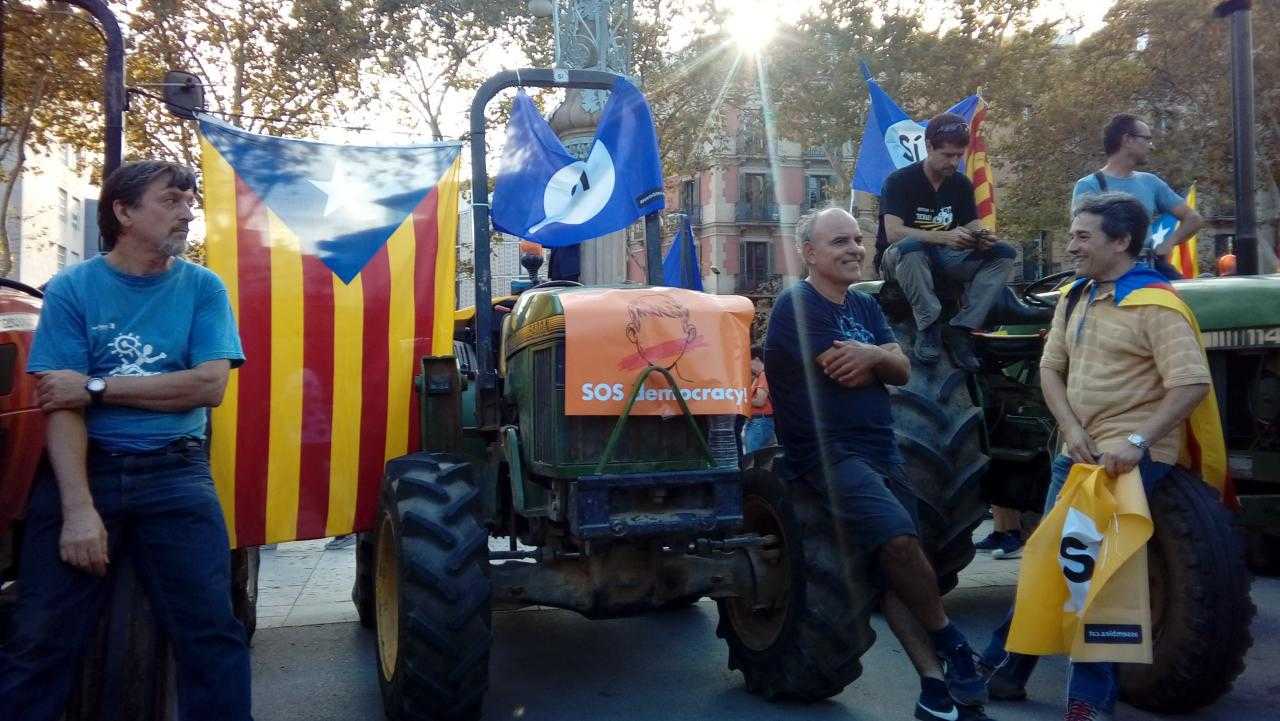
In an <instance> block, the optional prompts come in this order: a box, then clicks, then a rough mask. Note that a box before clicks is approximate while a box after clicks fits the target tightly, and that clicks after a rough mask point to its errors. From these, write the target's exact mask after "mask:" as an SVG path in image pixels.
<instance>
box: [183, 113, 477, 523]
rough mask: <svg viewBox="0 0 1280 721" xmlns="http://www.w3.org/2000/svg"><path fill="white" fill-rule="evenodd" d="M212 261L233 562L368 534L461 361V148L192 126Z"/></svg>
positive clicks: (220, 475) (224, 496) (216, 447)
mask: <svg viewBox="0 0 1280 721" xmlns="http://www.w3.org/2000/svg"><path fill="white" fill-rule="evenodd" d="M200 131H201V135H202V138H201V148H202V153H203V171H204V192H205V217H206V222H207V225H208V235H207V240H206V253H207V258H208V264H209V267H210V269H212V270H213V271H214V272H215V273H217V274H218V275H219V277H221V278H222V279H223V281H224V282H225V283H226V285H227V291H228V293H229V295H230V301H231V307H232V309H233V311H234V312H235V315H236V321H237V323H238V325H239V329H240V336H241V340H242V341H243V343H244V348H245V355H246V357H247V359H246V361H245V364H244V366H243V367H241V368H240V369H239V370H238V371H236V372H235V373H232V374H231V379H230V381H229V383H228V385H227V392H226V396H225V399H224V401H223V403H222V405H221V406H219V407H218V408H215V409H214V411H213V418H212V424H211V429H212V447H211V450H210V461H211V465H212V470H213V477H214V482H215V484H216V485H217V489H218V494H219V497H220V498H221V500H222V504H223V512H224V513H225V514H226V518H227V527H228V530H229V531H230V533H231V540H232V546H233V547H244V546H255V545H261V544H264V543H276V542H280V541H290V540H302V539H309V538H323V537H325V536H335V535H342V534H346V533H351V532H353V531H361V530H366V529H368V528H370V527H371V526H372V523H373V519H374V513H375V511H376V510H377V495H378V485H379V482H380V480H381V477H382V469H383V463H384V462H385V461H386V460H387V459H388V458H392V457H395V456H400V455H403V454H405V453H408V452H411V451H413V450H415V449H416V447H417V438H418V435H417V433H418V430H417V425H418V420H417V419H418V414H417V411H416V410H415V409H414V406H416V403H417V401H416V398H415V397H414V394H413V392H412V384H413V376H414V374H415V368H416V367H417V364H418V361H419V359H420V358H421V357H422V356H424V355H449V354H451V353H452V352H453V309H454V274H455V260H456V258H455V253H456V247H455V246H456V242H455V238H456V232H457V215H458V213H457V204H458V171H459V163H458V158H459V154H460V150H461V143H436V144H430V145H415V146H403V147H364V146H347V145H329V144H325V143H316V142H311V141H303V140H290V139H284V138H273V137H267V136H263V135H255V134H252V133H247V132H244V131H241V130H238V129H236V128H232V127H230V126H228V125H225V124H222V123H220V122H217V121H214V120H210V119H207V118H201V121H200Z"/></svg>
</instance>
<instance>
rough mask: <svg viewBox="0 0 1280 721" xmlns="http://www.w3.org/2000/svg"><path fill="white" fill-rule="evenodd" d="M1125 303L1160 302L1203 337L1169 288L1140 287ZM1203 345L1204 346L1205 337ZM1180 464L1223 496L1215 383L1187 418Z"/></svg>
mask: <svg viewBox="0 0 1280 721" xmlns="http://www.w3.org/2000/svg"><path fill="white" fill-rule="evenodd" d="M1120 305H1121V306H1126V307H1127V306H1135V305H1158V306H1161V307H1163V308H1170V309H1172V310H1176V311H1178V312H1179V313H1181V314H1182V317H1183V318H1186V319H1187V323H1189V324H1190V325H1191V328H1192V329H1193V330H1195V332H1196V337H1197V338H1200V324H1199V323H1197V322H1196V316H1195V314H1194V313H1192V312H1191V309H1190V308H1188V307H1187V304H1186V303H1183V302H1182V299H1181V298H1179V297H1178V296H1177V294H1175V293H1174V292H1172V291H1171V290H1168V289H1165V288H1139V289H1137V290H1135V291H1133V292H1131V293H1129V295H1128V296H1126V297H1125V299H1124V300H1123V301H1121V302H1120ZM1200 347H1201V348H1203V347H1204V340H1203V339H1202V338H1201V342H1200ZM1178 465H1180V466H1182V467H1184V468H1189V469H1191V470H1192V471H1194V472H1195V473H1197V474H1198V475H1199V476H1200V478H1201V479H1202V480H1203V481H1204V482H1205V483H1208V484H1209V485H1211V486H1213V487H1214V489H1216V490H1217V491H1218V494H1219V495H1222V493H1223V488H1224V487H1225V486H1226V483H1227V447H1226V442H1225V440H1224V439H1223V437H1222V416H1220V415H1219V414H1218V398H1217V394H1215V393H1214V390H1213V386H1212V384H1211V385H1210V386H1209V392H1208V393H1206V394H1205V396H1204V399H1203V400H1201V401H1200V404H1199V405H1197V406H1196V408H1195V410H1193V411H1192V412H1191V416H1190V417H1189V418H1187V420H1186V433H1184V434H1183V443H1182V450H1181V452H1180V454H1179V456H1178Z"/></svg>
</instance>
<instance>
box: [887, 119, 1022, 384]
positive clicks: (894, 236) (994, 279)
mask: <svg viewBox="0 0 1280 721" xmlns="http://www.w3.org/2000/svg"><path fill="white" fill-rule="evenodd" d="M924 138H925V148H926V152H927V155H926V156H925V158H924V160H921V161H919V162H916V163H912V164H911V165H908V166H906V167H904V168H899V169H898V170H896V171H894V172H893V173H892V174H890V175H889V177H888V178H886V179H885V181H884V188H883V189H882V190H881V191H880V228H879V232H877V234H876V261H877V265H878V266H879V267H880V268H881V272H882V274H883V275H884V277H885V278H886V279H890V278H891V279H893V280H896V281H898V284H899V285H901V286H902V290H903V292H904V293H905V294H906V296H907V300H909V301H910V302H911V310H912V312H913V314H914V315H915V321H916V337H915V344H914V347H913V353H914V354H915V356H916V358H917V359H918V360H919V361H920V362H921V363H923V364H925V365H933V364H935V363H937V362H938V358H939V356H940V354H941V350H942V342H943V340H944V336H945V341H946V345H947V348H948V349H949V350H950V351H951V357H952V359H953V360H954V361H955V363H956V365H957V366H959V367H961V368H964V369H965V370H977V369H978V358H977V356H976V355H975V354H974V351H973V338H972V336H971V335H970V334H971V333H972V332H973V331H975V330H978V329H980V328H981V327H982V325H983V323H984V321H985V320H986V317H987V313H988V312H989V311H990V310H991V306H992V305H994V304H995V302H996V299H997V298H999V296H1000V292H1001V289H1002V288H1003V286H1004V284H1005V281H1006V280H1007V279H1008V278H1009V271H1010V270H1012V268H1013V262H1014V259H1015V258H1016V257H1017V251H1016V250H1014V248H1013V246H1011V245H1009V244H1007V243H1003V242H1000V241H998V240H996V238H995V237H993V236H992V235H991V234H990V233H989V232H987V231H986V230H985V229H984V228H983V227H982V224H981V223H980V222H979V221H978V208H977V204H976V203H975V201H974V197H973V183H971V182H969V179H968V178H966V177H965V176H964V173H960V172H957V171H958V170H959V167H960V162H961V161H962V160H964V154H965V149H966V148H967V147H969V125H968V123H966V122H965V121H964V118H962V117H960V116H959V115H956V114H954V113H943V114H941V115H938V116H936V117H934V118H933V119H932V120H930V121H929V124H928V126H927V127H926V128H925V132H924ZM935 274H938V275H942V276H946V277H947V278H950V279H951V280H954V281H956V282H958V283H960V284H962V285H963V287H964V300H965V303H964V305H963V307H962V308H961V309H960V310H959V312H957V313H956V314H955V315H954V316H953V317H952V318H951V319H950V320H949V321H943V320H942V319H941V316H942V303H941V302H940V301H939V300H938V296H937V293H936V292H935V290H934V275H935Z"/></svg>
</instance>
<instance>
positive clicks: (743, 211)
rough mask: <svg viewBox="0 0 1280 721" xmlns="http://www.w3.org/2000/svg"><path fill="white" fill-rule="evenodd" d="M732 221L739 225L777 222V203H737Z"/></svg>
mask: <svg viewBox="0 0 1280 721" xmlns="http://www.w3.org/2000/svg"><path fill="white" fill-rule="evenodd" d="M733 219H734V220H736V221H737V222H739V223H776V222H778V204H777V203H738V205H737V207H736V208H735V209H734V213H733Z"/></svg>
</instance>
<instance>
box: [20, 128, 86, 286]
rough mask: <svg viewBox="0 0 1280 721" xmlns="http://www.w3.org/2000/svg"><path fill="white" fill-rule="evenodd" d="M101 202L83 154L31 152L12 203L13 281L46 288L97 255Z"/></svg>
mask: <svg viewBox="0 0 1280 721" xmlns="http://www.w3.org/2000/svg"><path fill="white" fill-rule="evenodd" d="M97 198H98V188H96V187H94V186H93V185H91V184H90V176H89V170H88V166H87V164H85V163H84V162H83V158H82V157H81V156H80V154H79V153H77V152H76V151H74V150H72V149H70V148H67V147H61V146H55V147H53V148H52V149H51V150H50V152H48V153H38V152H30V153H29V154H28V155H27V158H26V162H25V164H24V167H23V170H22V175H21V177H19V178H18V179H17V187H15V188H14V189H13V194H12V196H11V199H10V207H9V218H8V221H9V222H8V223H7V230H8V235H9V244H10V249H11V250H12V252H13V269H12V270H11V271H10V273H9V277H10V278H12V279H14V280H18V281H21V282H23V283H26V284H27V285H32V286H41V285H43V284H45V283H46V282H48V281H49V279H50V278H52V277H53V276H54V275H55V274H57V272H58V271H59V270H62V269H63V268H65V267H66V266H68V265H74V264H75V263H79V262H80V261H82V260H84V259H85V258H86V257H89V256H92V255H94V254H96V253H97V252H98V233H97V227H98V222H97V217H96V209H97Z"/></svg>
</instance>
